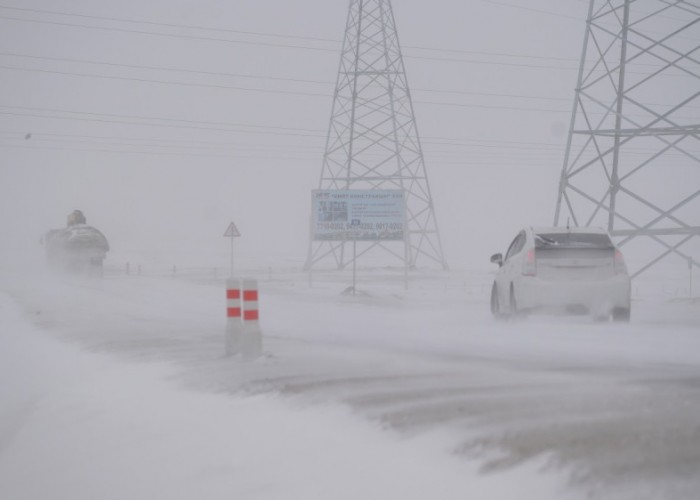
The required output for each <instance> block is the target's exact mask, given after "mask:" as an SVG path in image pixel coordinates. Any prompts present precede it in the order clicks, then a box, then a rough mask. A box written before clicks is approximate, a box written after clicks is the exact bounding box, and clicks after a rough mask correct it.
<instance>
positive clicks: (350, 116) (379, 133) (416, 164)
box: [306, 0, 446, 269]
mask: <svg viewBox="0 0 700 500" xmlns="http://www.w3.org/2000/svg"><path fill="white" fill-rule="evenodd" d="M319 188H320V189H401V190H403V191H404V195H405V198H406V205H407V212H408V214H407V219H408V220H407V222H408V233H409V234H408V238H407V242H406V248H405V249H404V250H405V251H404V252H396V251H395V249H393V248H391V247H390V245H391V244H390V243H380V242H371V243H364V244H363V248H362V249H361V251H360V253H359V254H358V257H359V256H361V255H363V254H365V253H367V252H369V251H370V250H373V249H375V248H382V249H384V250H386V251H387V252H388V253H389V254H392V255H394V256H395V257H397V258H399V259H401V260H402V261H407V264H408V266H410V267H414V266H415V265H416V264H417V263H418V262H419V261H421V260H429V261H432V262H433V263H437V264H439V265H440V266H442V267H443V268H446V264H445V259H444V256H443V251H442V244H441V241H440V234H439V231H438V224H437V220H436V217H435V210H434V207H433V200H432V197H431V194H430V186H429V183H428V176H427V173H426V169H425V162H424V159H423V150H422V148H421V144H420V139H419V136H418V129H417V127H416V120H415V117H414V113H413V103H412V102H411V94H410V91H409V88H408V81H407V79H406V72H405V69H404V64H403V58H402V55H401V47H400V45H399V37H398V34H397V32H396V25H395V22H394V15H393V11H392V8H391V2H390V1H389V0H351V1H350V8H349V13H348V19H347V26H346V29H345V37H344V40H343V48H342V54H341V58H340V69H339V71H338V79H337V83H336V88H335V97H334V101H333V109H332V112H331V120H330V126H329V129H328V137H327V141H326V150H325V154H324V157H323V168H322V171H321V179H320V183H319ZM358 245H360V243H359V242H358ZM345 246H346V243H344V242H319V243H316V242H310V247H309V256H308V258H307V262H306V268H307V269H309V268H310V267H311V266H312V265H313V264H315V263H316V262H318V261H320V260H322V259H327V258H333V259H335V263H336V265H337V266H338V267H339V268H342V267H344V266H345V265H347V264H349V263H350V262H352V258H353V257H352V256H351V255H350V252H345ZM346 253H347V255H346ZM402 254H403V255H402Z"/></svg>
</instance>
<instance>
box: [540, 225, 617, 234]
mask: <svg viewBox="0 0 700 500" xmlns="http://www.w3.org/2000/svg"><path fill="white" fill-rule="evenodd" d="M530 229H531V230H532V232H533V233H535V234H565V233H576V234H608V232H607V231H606V230H605V229H603V228H602V227H578V226H576V227H570V228H566V227H561V226H550V227H545V226H539V227H531V228H530Z"/></svg>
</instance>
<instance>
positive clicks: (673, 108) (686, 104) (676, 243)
mask: <svg viewBox="0 0 700 500" xmlns="http://www.w3.org/2000/svg"><path fill="white" fill-rule="evenodd" d="M698 97H700V6H699V4H698V3H697V2H693V3H691V2H688V1H683V0H591V1H590V6H589V11H588V20H587V27H586V33H585V38H584V46H583V54H582V56H581V64H580V68H579V74H578V84H577V86H576V97H575V102H574V109H573V113H572V117H571V125H570V129H569V138H568V144H567V148H566V156H565V160H564V167H563V170H562V175H561V181H560V187H559V196H558V201H557V207H556V215H555V224H557V225H564V224H566V223H567V221H570V222H571V224H572V225H577V226H579V225H581V226H588V225H601V226H604V227H606V228H607V229H608V230H609V231H610V232H611V234H612V235H613V236H614V237H615V239H616V241H617V242H618V244H619V245H626V246H627V247H626V249H625V254H626V255H628V254H629V253H630V252H631V254H632V255H634V256H635V257H634V259H633V265H632V266H631V272H632V274H633V276H637V275H638V274H640V273H642V272H644V271H645V270H647V269H648V268H649V267H651V266H653V265H655V264H656V263H657V262H659V261H661V260H662V259H664V258H665V257H666V256H668V255H671V254H675V255H677V256H680V257H682V258H684V259H686V260H687V261H688V263H689V265H695V266H698V260H697V255H698V254H694V252H696V251H698V250H700V247H699V246H698V243H699V242H700V241H699V240H700V239H699V238H698V237H699V236H700V107H699V106H700V102H698ZM693 255H694V256H695V260H693V259H692V258H691V256H693ZM628 265H629V258H628Z"/></svg>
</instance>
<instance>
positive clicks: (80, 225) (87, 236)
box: [42, 210, 109, 276]
mask: <svg viewBox="0 0 700 500" xmlns="http://www.w3.org/2000/svg"><path fill="white" fill-rule="evenodd" d="M42 241H43V243H44V245H45V247H46V258H47V260H48V262H49V265H50V266H51V267H52V268H53V269H58V270H62V271H69V272H72V273H78V274H87V275H91V276H101V275H102V264H103V261H104V259H105V257H106V255H107V252H108V251H109V243H108V242H107V238H105V236H104V234H102V233H101V232H100V231H99V230H97V229H95V228H94V227H92V226H88V225H87V220H86V219H85V216H84V215H83V213H82V212H81V211H80V210H75V211H74V212H72V213H71V214H70V215H69V216H68V226H67V227H66V228H64V229H52V230H50V231H49V232H48V233H46V235H45V236H44V238H42Z"/></svg>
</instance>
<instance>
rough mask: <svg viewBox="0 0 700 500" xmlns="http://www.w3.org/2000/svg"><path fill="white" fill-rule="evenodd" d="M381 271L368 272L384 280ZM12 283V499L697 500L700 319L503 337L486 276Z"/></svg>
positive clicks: (5, 399) (695, 307)
mask: <svg viewBox="0 0 700 500" xmlns="http://www.w3.org/2000/svg"><path fill="white" fill-rule="evenodd" d="M369 276H371V278H370V277H369ZM259 277H260V285H261V298H260V306H261V315H262V318H261V323H262V327H263V332H264V335H265V337H264V342H265V345H264V349H265V356H264V357H263V358H262V359H260V360H257V361H255V362H245V361H242V360H240V359H233V358H226V357H225V356H224V355H223V351H224V349H223V331H224V324H225V321H224V313H223V311H224V307H225V306H224V298H223V297H224V296H223V288H224V287H223V281H222V280H221V279H220V277H217V278H215V277H214V276H213V275H204V274H202V273H199V275H198V274H196V273H190V274H187V273H186V272H184V270H179V272H178V274H177V275H176V276H135V275H134V274H133V273H132V275H130V276H125V275H123V274H117V273H108V275H107V276H106V278H105V279H104V280H102V281H81V280H74V279H65V278H61V279H55V278H46V277H42V278H28V277H26V276H22V275H18V274H16V273H15V274H13V273H9V272H5V273H3V274H2V275H1V276H0V280H2V281H1V283H0V284H1V285H2V286H0V380H1V381H2V387H3V391H2V395H0V498H8V499H20V498H21V499H32V500H33V499H43V498H70V499H71V500H77V499H91V500H93V499H96V498H99V499H112V498H114V499H124V498H128V499H153V498H163V499H165V498H167V499H179V498H182V499H191V498H194V497H197V498H207V499H217V498H222V499H223V498H227V499H228V498H246V499H248V498H251V499H273V498H274V499H277V498H295V499H296V498H298V499H322V498H323V499H328V498H333V499H345V498H347V499H357V498H376V499H386V498H404V499H411V498H416V499H418V498H420V499H424V498H427V497H431V498H440V499H449V498H489V499H500V498H509V499H510V498H532V499H547V498H552V499H553V498H557V499H559V498H605V499H610V498H613V499H644V498H674V499H686V498H688V499H690V498H696V497H697V491H698V490H699V488H700V475H698V474H697V471H698V470H700V418H698V415H700V304H699V303H698V302H697V301H695V302H693V301H690V300H682V299H669V298H668V297H665V298H661V297H651V296H637V297H636V300H635V302H634V311H633V319H632V322H631V323H630V324H629V325H618V324H599V323H593V322H591V321H589V320H587V319H585V318H574V319H570V318H569V319H562V318H537V317H533V318H529V319H528V320H526V321H524V322H519V323H498V322H494V321H492V320H491V318H490V315H489V313H488V307H487V298H488V279H489V278H488V275H487V274H483V275H480V274H469V273H454V272H453V273H452V274H443V275H425V276H420V277H418V278H416V279H415V280H413V281H412V283H411V286H410V288H409V290H407V291H406V290H404V289H403V286H402V283H401V276H400V275H397V276H389V275H388V274H387V272H386V271H381V272H376V271H375V272H373V273H371V274H369V273H365V274H364V275H363V277H362V281H361V282H360V286H359V289H360V291H361V293H359V294H358V295H355V296H352V295H347V294H343V293H342V292H343V290H344V289H345V287H346V286H347V285H348V283H347V281H339V280H338V279H337V278H333V277H330V276H328V275H318V276H316V277H315V278H314V282H313V286H310V284H309V283H308V280H307V278H306V277H305V276H303V275H302V274H299V273H295V272H292V271H289V272H287V273H280V272H263V273H261V274H260V276H259Z"/></svg>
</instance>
